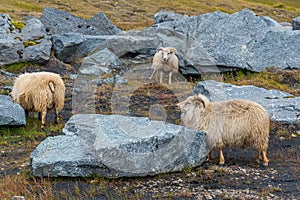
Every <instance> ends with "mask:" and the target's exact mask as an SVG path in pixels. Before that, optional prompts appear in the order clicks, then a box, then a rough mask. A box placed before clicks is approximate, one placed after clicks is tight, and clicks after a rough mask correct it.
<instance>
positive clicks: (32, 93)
mask: <svg viewBox="0 0 300 200" xmlns="http://www.w3.org/2000/svg"><path fill="white" fill-rule="evenodd" d="M11 96H12V98H13V101H14V102H17V103H19V104H20V105H21V106H22V107H23V108H24V110H26V111H34V112H39V113H40V114H41V116H42V126H41V127H42V128H44V126H45V123H46V114H47V111H49V110H51V109H54V112H55V123H58V112H59V111H61V110H62V108H63V107H64V100H65V84H64V82H63V80H62V79H61V77H60V76H59V75H58V74H55V73H51V72H36V73H25V74H22V75H20V76H19V77H18V78H17V79H16V80H15V83H14V86H13V89H12V92H11Z"/></svg>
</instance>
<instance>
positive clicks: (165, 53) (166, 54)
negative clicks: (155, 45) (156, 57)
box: [158, 47, 176, 62]
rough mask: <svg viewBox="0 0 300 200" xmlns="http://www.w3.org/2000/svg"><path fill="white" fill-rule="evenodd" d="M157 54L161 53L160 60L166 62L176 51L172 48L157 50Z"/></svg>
mask: <svg viewBox="0 0 300 200" xmlns="http://www.w3.org/2000/svg"><path fill="white" fill-rule="evenodd" d="M158 52H159V53H161V57H162V60H163V61H164V62H168V60H169V59H170V57H171V56H172V55H173V54H175V53H176V49H175V48H174V47H168V48H159V49H158Z"/></svg>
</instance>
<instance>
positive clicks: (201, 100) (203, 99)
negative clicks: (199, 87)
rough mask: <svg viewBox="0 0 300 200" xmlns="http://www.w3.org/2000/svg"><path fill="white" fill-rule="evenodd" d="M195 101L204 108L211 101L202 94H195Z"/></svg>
mask: <svg viewBox="0 0 300 200" xmlns="http://www.w3.org/2000/svg"><path fill="white" fill-rule="evenodd" d="M194 101H195V102H198V103H200V104H202V105H203V107H204V108H206V107H207V105H208V103H209V100H208V99H207V98H206V97H205V96H203V95H201V94H198V95H195V96H194Z"/></svg>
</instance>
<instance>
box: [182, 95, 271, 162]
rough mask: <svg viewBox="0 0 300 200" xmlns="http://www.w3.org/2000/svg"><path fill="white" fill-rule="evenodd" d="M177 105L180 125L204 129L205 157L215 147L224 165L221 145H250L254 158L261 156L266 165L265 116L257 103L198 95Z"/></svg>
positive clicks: (266, 120) (266, 125) (267, 132)
mask: <svg viewBox="0 0 300 200" xmlns="http://www.w3.org/2000/svg"><path fill="white" fill-rule="evenodd" d="M177 105H178V107H179V108H180V110H181V120H182V123H183V125H184V126H187V127H189V128H194V129H199V130H204V131H206V134H207V135H206V142H207V145H208V148H209V150H210V153H209V157H208V159H212V150H214V149H217V150H218V151H219V157H220V158H219V164H224V163H225V160H224V156H223V152H222V148H225V147H232V146H235V147H239V148H244V147H248V146H252V147H253V148H255V149H256V150H257V151H258V161H259V160H260V159H261V158H262V157H263V164H264V165H265V166H267V165H268V162H269V160H268V158H267V148H268V142H269V116H268V113H267V111H266V110H265V109H264V108H263V107H262V106H261V105H259V104H257V103H255V102H253V101H248V100H229V101H219V102H210V101H209V100H208V99H207V98H206V97H205V96H203V95H201V94H198V95H194V96H190V97H188V98H187V99H186V100H184V101H182V102H180V103H179V104H177ZM261 156H262V157H261Z"/></svg>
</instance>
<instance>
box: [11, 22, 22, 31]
mask: <svg viewBox="0 0 300 200" xmlns="http://www.w3.org/2000/svg"><path fill="white" fill-rule="evenodd" d="M11 23H12V24H13V25H14V26H15V27H16V29H18V30H22V28H23V27H24V26H25V25H26V23H25V22H22V21H13V20H12V21H11Z"/></svg>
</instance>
